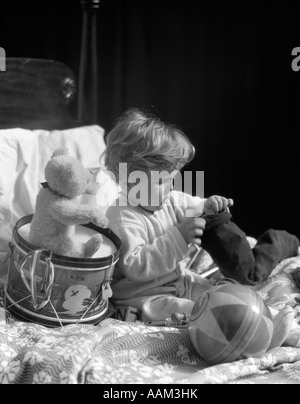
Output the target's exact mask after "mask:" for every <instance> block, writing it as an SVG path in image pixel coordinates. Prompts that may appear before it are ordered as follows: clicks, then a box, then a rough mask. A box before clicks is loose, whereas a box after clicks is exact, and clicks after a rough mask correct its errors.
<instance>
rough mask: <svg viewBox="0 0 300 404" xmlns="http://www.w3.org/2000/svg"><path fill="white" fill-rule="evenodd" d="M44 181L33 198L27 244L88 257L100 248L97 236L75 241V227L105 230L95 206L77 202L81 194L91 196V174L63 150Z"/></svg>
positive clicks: (54, 157)
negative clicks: (34, 198) (92, 227)
mask: <svg viewBox="0 0 300 404" xmlns="http://www.w3.org/2000/svg"><path fill="white" fill-rule="evenodd" d="M45 179H46V182H45V183H43V184H42V186H43V187H42V188H41V190H40V192H39V194H38V196H37V198H36V206H35V213H34V215H33V219H32V222H31V227H30V232H29V242H30V243H31V244H32V245H33V246H35V247H37V248H46V249H48V250H50V251H52V252H53V253H54V254H57V255H62V256H68V257H76V258H91V257H92V256H93V255H94V254H95V253H96V252H97V251H98V250H99V248H100V246H101V243H102V241H103V238H102V236H101V234H99V233H98V234H95V235H93V236H92V237H91V238H90V239H89V240H88V241H87V242H86V243H82V242H80V241H78V240H76V237H75V230H76V227H75V226H76V225H82V224H87V223H89V222H92V223H94V224H95V225H97V226H99V227H102V228H106V227H107V226H108V219H107V218H106V216H105V215H104V214H103V213H102V211H101V209H100V208H99V207H98V206H97V205H92V204H83V203H81V198H82V195H83V194H84V193H85V192H87V193H93V190H94V189H95V186H94V185H93V182H92V180H93V174H92V173H91V172H90V171H88V170H86V169H85V168H84V167H83V165H82V164H81V162H80V161H79V160H77V159H76V158H75V157H73V156H70V155H69V153H68V151H67V150H65V149H57V150H56V151H55V152H54V153H53V155H52V157H51V159H50V160H49V161H48V163H47V165H46V168H45Z"/></svg>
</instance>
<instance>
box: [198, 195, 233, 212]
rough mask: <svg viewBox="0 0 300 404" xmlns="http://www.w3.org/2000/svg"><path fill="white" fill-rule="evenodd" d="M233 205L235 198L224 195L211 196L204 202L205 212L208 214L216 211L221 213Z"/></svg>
mask: <svg viewBox="0 0 300 404" xmlns="http://www.w3.org/2000/svg"><path fill="white" fill-rule="evenodd" d="M231 206H233V200H232V199H227V198H224V197H223V196H218V195H214V196H210V197H209V198H208V199H207V200H206V201H205V204H204V213H206V214H209V215H211V214H214V213H219V212H222V211H223V210H226V209H227V208H230V207H231Z"/></svg>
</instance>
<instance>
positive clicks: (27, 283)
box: [6, 215, 121, 327]
mask: <svg viewBox="0 0 300 404" xmlns="http://www.w3.org/2000/svg"><path fill="white" fill-rule="evenodd" d="M32 217H33V215H30V216H26V217H23V218H22V219H20V220H19V221H18V222H17V224H16V225H15V227H14V230H13V237H12V243H11V257H10V263H9V269H8V275H7V286H6V309H7V310H8V311H9V312H10V313H12V314H13V315H14V316H16V317H17V318H19V319H21V320H23V321H29V322H35V323H38V324H42V325H45V326H49V327H56V326H63V325H67V324H74V323H75V324H77V323H89V324H96V323H98V322H99V321H101V320H102V319H103V318H105V317H106V316H107V314H108V310H109V298H110V297H111V296H112V291H111V288H110V283H111V280H112V276H113V272H114V268H115V265H116V263H117V261H118V259H119V251H120V247H121V242H120V239H119V238H118V237H117V236H116V235H115V234H114V233H113V232H112V231H111V230H109V229H102V228H100V227H97V226H95V225H93V224H91V223H90V224H87V225H84V226H77V228H76V237H80V239H82V241H86V240H87V239H88V238H89V237H90V236H91V235H93V234H95V232H99V233H101V235H102V237H103V243H102V245H101V248H100V249H99V252H98V253H97V254H96V255H95V256H94V257H93V258H73V257H64V256H59V255H55V254H53V253H51V251H49V250H45V249H44V250H43V249H40V250H36V249H35V247H34V246H32V245H31V244H30V243H29V242H28V241H27V240H28V235H29V229H30V223H31V220H32Z"/></svg>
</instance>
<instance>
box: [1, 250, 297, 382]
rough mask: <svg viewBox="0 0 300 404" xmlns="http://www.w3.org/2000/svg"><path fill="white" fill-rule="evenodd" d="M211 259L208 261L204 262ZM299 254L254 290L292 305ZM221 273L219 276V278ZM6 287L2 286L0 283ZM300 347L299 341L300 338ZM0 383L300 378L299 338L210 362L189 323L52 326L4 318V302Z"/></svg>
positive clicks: (110, 322) (270, 300)
mask: <svg viewBox="0 0 300 404" xmlns="http://www.w3.org/2000/svg"><path fill="white" fill-rule="evenodd" d="M208 264H209V263H208V262H207V260H203V265H204V266H207V265H208ZM299 267H300V254H299V255H298V256H297V257H294V258H290V259H287V260H284V261H283V262H282V263H281V264H279V265H278V266H277V267H276V269H275V270H274V272H273V274H272V276H271V277H270V278H269V279H268V280H267V281H265V282H263V283H262V284H260V285H257V286H256V289H257V290H258V291H259V293H260V294H261V295H262V296H263V298H264V299H265V300H266V301H267V303H268V304H270V305H272V307H274V308H277V309H281V308H283V307H285V306H286V305H287V304H288V305H290V306H292V307H293V309H294V312H295V318H298V317H299V316H300V306H299V305H298V298H299V297H300V291H299V289H297V287H296V285H295V284H294V282H293V279H292V276H291V273H292V272H293V271H294V270H295V269H296V268H299ZM219 277H220V274H219V273H217V274H216V275H215V281H217V280H218V278H219ZM2 292H3V289H2ZM297 346H298V345H297ZM0 383H2V384H4V383H17V384H21V383H22V384H35V383H36V384H66V383H71V384H152V385H154V384H168V385H175V384H177V385H179V384H195V385H197V384H241V383H242V384H272V383H273V384H279V383H283V384H299V383H300V345H299V348H298V347H280V348H276V349H274V350H272V351H270V352H267V353H266V354H265V355H263V356H261V357H259V358H249V359H247V360H241V361H237V362H234V363H230V364H222V365H217V366H208V365H207V364H206V363H205V362H203V361H202V360H201V359H200V358H199V357H198V356H197V353H196V352H195V350H194V348H193V346H192V343H191V340H190V338H189V334H188V330H186V329H185V330H182V329H175V328H166V327H149V326H146V325H144V324H141V323H125V322H121V321H119V320H115V319H113V318H107V319H105V320H103V321H102V322H101V323H100V324H99V325H98V326H92V325H70V326H67V327H64V328H58V329H50V328H45V327H43V326H40V325H37V324H29V323H22V322H19V321H16V320H15V319H13V318H11V317H9V318H6V315H5V310H4V308H3V302H2V305H1V308H0Z"/></svg>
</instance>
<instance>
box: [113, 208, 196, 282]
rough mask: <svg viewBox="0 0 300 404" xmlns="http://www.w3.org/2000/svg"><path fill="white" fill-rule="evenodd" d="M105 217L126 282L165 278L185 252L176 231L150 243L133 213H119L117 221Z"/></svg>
mask: <svg viewBox="0 0 300 404" xmlns="http://www.w3.org/2000/svg"><path fill="white" fill-rule="evenodd" d="M108 217H109V220H110V227H111V228H112V230H113V231H114V232H115V233H116V234H117V235H118V237H119V238H120V239H121V241H122V249H121V256H120V261H119V263H118V265H119V267H120V269H121V271H122V273H123V275H124V276H126V278H128V279H130V280H134V281H141V282H145V281H151V280H154V279H156V278H159V277H161V276H163V275H166V274H169V273H171V272H173V271H174V270H175V269H176V266H177V264H178V263H179V262H180V261H182V260H183V259H184V256H185V255H186V254H187V252H188V245H187V244H186V242H185V240H184V238H183V236H182V234H181V232H180V231H179V229H178V228H177V227H173V228H171V229H170V230H169V231H167V232H166V233H165V234H164V235H162V236H161V237H158V238H156V239H154V241H153V242H152V243H150V242H148V234H147V231H146V227H145V225H144V223H143V219H141V220H140V218H139V217H138V215H137V214H136V213H135V212H133V211H130V210H128V211H125V212H123V213H122V217H121V220H120V217H119V216H118V217H116V216H114V214H113V213H110V211H108ZM114 219H115V220H114Z"/></svg>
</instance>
